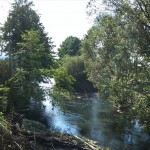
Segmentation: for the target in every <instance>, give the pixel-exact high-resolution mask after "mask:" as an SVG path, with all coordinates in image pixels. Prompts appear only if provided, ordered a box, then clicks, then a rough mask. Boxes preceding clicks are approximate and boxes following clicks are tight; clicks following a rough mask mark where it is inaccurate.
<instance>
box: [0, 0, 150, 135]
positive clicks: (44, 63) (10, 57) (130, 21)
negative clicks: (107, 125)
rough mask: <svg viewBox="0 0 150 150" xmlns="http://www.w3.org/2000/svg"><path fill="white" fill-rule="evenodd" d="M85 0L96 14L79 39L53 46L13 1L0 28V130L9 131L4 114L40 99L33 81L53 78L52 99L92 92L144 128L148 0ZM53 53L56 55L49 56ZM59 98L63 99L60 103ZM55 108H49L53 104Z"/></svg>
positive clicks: (31, 14) (149, 71) (148, 94)
mask: <svg viewBox="0 0 150 150" xmlns="http://www.w3.org/2000/svg"><path fill="white" fill-rule="evenodd" d="M104 4H105V7H106V11H104V12H101V10H100V8H97V7H96V6H97V3H96V2H95V1H93V0H91V1H89V3H88V4H87V8H89V10H88V11H89V12H88V13H89V15H92V14H93V12H94V14H96V18H95V21H94V24H93V26H92V27H91V28H90V29H89V30H88V32H87V34H86V35H85V36H84V38H83V39H79V38H78V37H74V36H69V37H66V39H64V41H63V42H62V44H61V45H60V47H59V48H58V54H56V53H55V52H54V51H53V48H54V47H55V45H54V44H53V41H52V38H51V37H48V33H46V31H45V29H44V26H43V25H42V23H41V22H40V16H39V15H38V14H37V12H36V11H35V10H34V9H33V8H32V6H33V3H32V2H28V1H27V0H16V1H15V2H14V3H13V4H12V7H11V9H10V11H9V15H8V17H7V20H6V22H5V23H4V25H3V26H2V27H1V28H0V50H1V51H2V52H3V53H5V55H6V56H7V58H6V59H1V60H0V130H1V131H0V134H1V135H4V134H5V132H9V134H11V132H10V131H11V122H10V120H9V119H8V116H9V115H10V114H12V113H19V112H21V113H22V112H24V111H25V110H27V109H28V108H29V106H30V104H31V102H40V101H43V100H44V90H43V89H42V88H41V87H40V86H39V83H41V82H44V80H45V79H46V78H47V77H49V78H54V79H55V86H54V88H53V93H52V94H51V95H52V96H53V97H54V98H55V99H56V100H58V102H59V100H62V99H63V100H64V99H65V100H68V99H76V95H77V93H90V92H91V93H92V92H97V93H99V95H100V96H101V97H102V98H103V99H105V100H109V101H111V102H112V103H113V105H114V106H115V107H116V110H117V111H118V112H120V113H121V114H122V113H123V116H124V117H125V118H128V119H138V120H140V122H141V123H142V124H143V125H144V127H145V130H147V131H149V132H150V116H149V114H150V86H149V85H150V0H132V1H130V0H126V1H123V0H121V1H120V0H105V2H104ZM56 55H58V57H59V58H58V59H57V58H56V57H55V56H56ZM65 100H64V101H63V102H64V103H65ZM54 107H55V106H54Z"/></svg>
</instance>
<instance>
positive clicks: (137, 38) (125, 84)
mask: <svg viewBox="0 0 150 150" xmlns="http://www.w3.org/2000/svg"><path fill="white" fill-rule="evenodd" d="M106 2H108V6H109V7H108V9H110V6H111V9H113V10H114V11H113V14H109V15H108V14H107V15H106V14H100V15H99V16H98V17H97V20H96V22H95V25H94V27H92V29H91V30H89V32H88V35H87V36H86V37H85V39H84V40H83V44H82V48H81V49H82V51H83V54H84V56H85V59H86V61H85V66H86V70H87V72H88V76H89V79H90V80H91V81H92V82H93V83H94V84H95V85H96V87H97V88H98V89H99V92H100V93H101V94H102V93H103V94H104V93H105V94H107V95H108V97H109V99H110V100H111V101H113V102H114V104H115V105H116V106H117V107H118V109H120V110H121V111H123V112H125V114H126V115H127V117H129V116H130V117H136V118H138V119H140V121H141V122H142V123H144V124H145V125H148V124H149V122H150V119H149V113H150V112H149V110H150V109H149V106H150V102H149V98H150V97H149V91H150V88H149V87H148V85H149V79H150V74H149V72H150V70H149V54H150V53H149V45H150V43H149V37H150V36H149V21H150V20H149V17H148V11H149V10H148V8H147V7H148V6H149V3H148V1H142V0H135V1H132V3H131V1H114V0H108V1H106ZM118 39H119V40H118ZM89 52H90V54H89ZM143 110H144V111H143ZM143 116H144V117H143Z"/></svg>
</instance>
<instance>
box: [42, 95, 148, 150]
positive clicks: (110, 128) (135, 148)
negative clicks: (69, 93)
mask: <svg viewBox="0 0 150 150" xmlns="http://www.w3.org/2000/svg"><path fill="white" fill-rule="evenodd" d="M43 104H44V106H45V109H44V114H45V116H47V119H48V124H49V129H51V130H54V131H58V132H63V133H68V134H74V135H77V136H84V137H87V138H89V139H91V140H94V141H97V144H98V145H100V146H103V147H109V148H111V149H112V150H150V136H149V135H148V134H146V133H145V132H144V129H143V127H142V126H141V125H140V123H139V121H138V120H135V121H132V122H131V121H130V122H129V121H127V120H124V119H121V117H120V115H119V114H118V113H116V111H115V108H114V107H113V105H112V104H111V103H110V102H108V101H106V100H102V99H100V97H99V96H98V94H96V93H92V94H85V95H79V98H78V99H77V100H74V101H67V102H65V103H64V104H63V107H62V105H55V107H53V105H52V99H51V98H50V97H49V96H46V100H45V101H44V102H43Z"/></svg>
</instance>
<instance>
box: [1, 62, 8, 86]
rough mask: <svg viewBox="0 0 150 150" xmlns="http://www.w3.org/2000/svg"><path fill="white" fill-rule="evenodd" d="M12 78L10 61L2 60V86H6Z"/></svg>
mask: <svg viewBox="0 0 150 150" xmlns="http://www.w3.org/2000/svg"><path fill="white" fill-rule="evenodd" d="M9 78H10V72H9V62H8V60H0V84H4V83H5V82H6V80H8V79H9Z"/></svg>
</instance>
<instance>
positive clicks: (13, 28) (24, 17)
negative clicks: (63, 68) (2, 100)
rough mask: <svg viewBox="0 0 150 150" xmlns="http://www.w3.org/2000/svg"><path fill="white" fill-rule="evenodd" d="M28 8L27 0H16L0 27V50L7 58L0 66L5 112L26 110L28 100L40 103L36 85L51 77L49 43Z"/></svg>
mask: <svg viewBox="0 0 150 150" xmlns="http://www.w3.org/2000/svg"><path fill="white" fill-rule="evenodd" d="M32 6H33V4H32V2H28V1H27V0H16V1H15V3H13V4H12V8H11V10H10V11H9V15H8V18H7V21H6V22H5V24H4V26H3V27H2V28H1V31H2V39H1V41H3V43H4V44H3V45H4V48H3V49H2V50H3V51H4V52H5V53H6V54H7V55H8V61H7V62H4V63H3V65H2V66H0V69H4V68H5V70H4V71H3V72H2V73H0V76H2V78H1V79H0V80H1V81H0V82H1V83H5V85H6V86H8V87H9V88H10V91H9V94H8V105H7V111H10V110H13V109H14V108H15V109H22V108H25V107H28V106H29V103H30V101H31V99H33V100H42V96H43V95H42V94H43V92H42V90H41V88H40V87H39V82H41V81H43V78H44V76H47V74H46V73H48V74H49V75H50V74H51V73H50V71H48V69H49V68H51V67H52V66H53V61H54V59H53V56H52V49H53V47H54V45H53V42H52V41H51V38H49V37H48V36H47V33H45V31H44V27H43V25H42V24H41V23H40V16H39V15H38V14H37V13H36V11H35V10H33V9H32ZM0 63H1V62H0ZM5 75H6V76H5Z"/></svg>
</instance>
